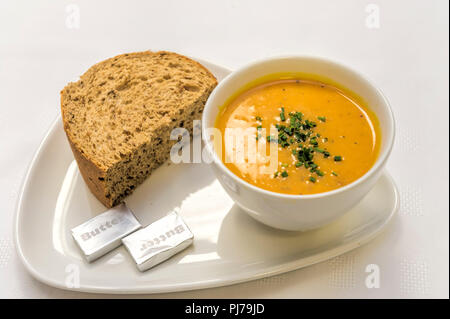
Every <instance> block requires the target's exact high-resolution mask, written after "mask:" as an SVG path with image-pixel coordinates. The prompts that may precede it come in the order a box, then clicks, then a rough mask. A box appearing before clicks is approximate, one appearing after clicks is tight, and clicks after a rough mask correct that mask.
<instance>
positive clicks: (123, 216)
mask: <svg viewBox="0 0 450 319" xmlns="http://www.w3.org/2000/svg"><path fill="white" fill-rule="evenodd" d="M139 228H141V224H140V223H139V222H138V220H137V219H136V217H134V215H133V213H132V212H131V210H130V209H129V208H128V207H127V206H126V205H125V204H123V203H122V204H120V205H117V206H115V207H113V208H111V209H109V210H107V211H106V212H104V213H103V214H100V215H98V216H95V217H94V218H92V219H90V220H88V221H87V222H85V223H83V224H81V225H79V226H77V227H75V228H73V229H72V236H73V238H74V239H75V242H76V243H77V244H78V246H79V247H80V249H81V250H82V252H83V253H84V255H85V257H86V259H87V261H88V262H91V261H94V260H95V259H97V258H99V257H101V256H103V255H104V254H106V253H108V252H110V251H111V250H113V249H114V248H116V247H118V246H120V245H121V244H122V238H124V237H125V236H127V235H129V234H131V233H132V232H134V231H136V230H138V229H139Z"/></svg>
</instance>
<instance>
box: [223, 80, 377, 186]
mask: <svg viewBox="0 0 450 319" xmlns="http://www.w3.org/2000/svg"><path fill="white" fill-rule="evenodd" d="M377 123H378V121H377V119H376V117H375V115H374V114H373V113H372V112H370V111H369V110H368V108H367V107H366V105H364V102H363V101H362V100H361V99H360V98H358V97H357V96H356V95H354V94H352V93H351V92H347V91H346V90H345V89H341V88H337V87H336V86H334V85H332V84H325V83H322V82H319V81H315V80H303V79H295V78H292V79H282V80H272V81H269V82H266V83H262V84H261V83H260V84H258V85H256V86H253V87H252V88H250V89H248V90H244V92H242V93H240V94H238V95H237V96H235V97H233V98H231V99H230V100H229V101H228V102H227V103H226V104H225V105H224V106H223V108H222V109H221V112H220V114H219V116H218V118H217V120H216V125H215V126H216V128H218V129H219V130H220V132H221V135H222V137H221V138H222V161H223V162H224V164H225V165H226V167H228V168H229V169H230V170H231V171H232V172H233V173H234V174H236V175H237V176H239V177H240V178H242V179H243V180H245V181H247V182H248V183H250V184H253V185H255V186H257V187H260V188H263V189H265V190H269V191H273V192H278V193H284V194H296V195H304V194H316V193H322V192H327V191H330V190H333V189H337V188H339V187H342V186H344V185H347V184H349V183H351V182H353V181H355V180H356V179H358V178H359V177H361V176H362V175H364V174H365V173H366V172H367V171H368V170H369V169H370V168H371V166H372V165H373V164H374V162H375V160H376V157H377V155H378V149H379V145H380V132H379V128H378V124H377ZM230 128H231V129H244V130H245V132H250V133H248V134H249V136H247V137H248V138H246V139H244V144H245V145H244V149H245V152H244V153H245V154H244V156H243V158H244V160H243V161H236V160H234V161H233V160H231V161H230V160H225V158H228V159H229V158H232V159H233V158H235V157H233V156H231V155H232V154H231V153H232V152H236V145H233V144H231V146H229V145H230V144H229V143H228V144H227V141H226V136H227V134H226V132H227V130H228V129H230ZM271 129H272V131H271ZM270 132H275V133H276V134H272V135H271V133H270ZM250 139H254V140H255V141H256V142H254V143H256V144H258V143H265V144H266V146H269V145H274V144H275V145H276V148H274V149H275V150H276V151H277V156H278V159H277V162H276V163H275V165H271V166H270V167H271V168H270V167H269V164H268V163H264V162H263V161H258V160H257V161H251V160H249V159H250V158H255V156H253V155H255V154H254V153H255V152H257V151H256V150H255V151H253V150H252V149H251V147H250V144H252V143H250V142H249V141H251V140H250ZM267 149H268V147H266V151H265V152H266V155H267V154H268V150H267ZM230 154H231V155H230ZM252 156H253V157H252ZM256 158H258V156H256ZM262 166H266V168H267V167H269V171H267V170H266V171H265V172H264V173H262V170H261V167H262Z"/></svg>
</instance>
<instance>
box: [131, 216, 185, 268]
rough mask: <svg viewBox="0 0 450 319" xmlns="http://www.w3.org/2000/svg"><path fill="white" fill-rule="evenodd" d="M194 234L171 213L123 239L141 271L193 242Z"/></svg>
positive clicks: (178, 217)
mask: <svg viewBox="0 0 450 319" xmlns="http://www.w3.org/2000/svg"><path fill="white" fill-rule="evenodd" d="M193 240H194V235H193V234H192V233H191V231H190V230H189V228H188V227H187V226H186V224H185V223H184V221H183V220H182V219H181V217H180V216H179V215H178V214H177V213H171V214H169V215H167V216H165V217H163V218H161V219H160V220H158V221H156V222H154V223H152V224H150V225H149V226H147V227H145V228H143V229H141V230H139V231H137V232H135V233H133V234H131V235H129V236H127V237H125V238H124V239H122V242H123V244H124V245H125V247H126V248H127V249H128V251H129V252H130V254H131V256H132V257H133V259H134V261H135V262H136V265H137V267H138V269H139V270H140V271H145V270H147V269H150V268H152V267H153V266H156V265H157V264H159V263H161V262H163V261H164V260H166V259H168V258H170V257H172V256H173V255H175V254H176V253H178V252H180V251H182V250H183V249H185V248H187V247H188V246H189V245H191V244H192V242H193Z"/></svg>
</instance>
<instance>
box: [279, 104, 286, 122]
mask: <svg viewBox="0 0 450 319" xmlns="http://www.w3.org/2000/svg"><path fill="white" fill-rule="evenodd" d="M280 119H281V120H282V121H283V122H284V121H286V116H285V115H284V107H282V108H281V113H280Z"/></svg>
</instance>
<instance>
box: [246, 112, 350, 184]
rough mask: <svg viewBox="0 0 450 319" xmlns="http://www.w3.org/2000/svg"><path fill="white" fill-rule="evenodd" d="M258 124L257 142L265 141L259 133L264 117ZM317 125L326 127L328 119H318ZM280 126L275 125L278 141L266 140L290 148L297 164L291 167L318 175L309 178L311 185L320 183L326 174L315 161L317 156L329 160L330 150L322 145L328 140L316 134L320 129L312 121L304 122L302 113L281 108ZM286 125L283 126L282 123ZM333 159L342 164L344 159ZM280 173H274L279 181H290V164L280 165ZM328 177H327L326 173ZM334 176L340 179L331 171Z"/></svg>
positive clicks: (335, 157) (273, 138)
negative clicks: (316, 128)
mask: <svg viewBox="0 0 450 319" xmlns="http://www.w3.org/2000/svg"><path fill="white" fill-rule="evenodd" d="M288 117H289V122H287V121H286V120H287V118H288ZM255 118H256V120H257V121H259V122H258V123H256V125H257V126H256V128H257V132H258V134H257V136H256V140H258V139H260V138H262V136H261V134H259V133H260V130H261V129H262V124H261V121H262V118H261V116H256V117H255ZM317 119H318V121H320V122H323V123H325V122H326V121H327V119H326V118H325V117H324V116H318V117H317ZM279 120H281V122H278V123H274V124H275V128H276V129H277V131H278V137H277V138H275V136H274V135H269V136H267V137H266V138H267V141H268V142H274V143H278V144H279V146H281V147H283V148H287V147H290V148H289V151H290V152H292V155H293V156H294V157H293V158H294V162H293V163H292V167H293V166H294V165H295V167H297V168H299V169H301V168H302V167H304V168H305V169H306V170H307V171H309V173H310V174H317V175H314V176H309V177H308V178H309V181H311V182H312V183H316V182H317V178H318V177H323V176H326V174H325V173H324V172H323V171H321V170H320V169H319V165H318V164H317V163H316V161H315V159H316V158H315V156H318V155H316V154H322V155H323V158H325V159H326V158H329V157H331V156H332V155H331V154H330V152H329V151H328V150H327V147H325V146H324V145H323V143H326V142H328V138H327V137H325V136H322V135H321V134H319V133H317V132H315V127H317V123H316V122H314V121H311V120H309V119H305V118H304V116H303V113H301V112H289V113H286V110H285V108H284V107H280V118H279ZM282 122H284V123H282ZM333 159H334V161H335V162H340V161H343V157H342V156H341V155H336V156H334V155H333ZM281 167H282V168H281V169H280V171H277V172H275V173H274V178H276V177H279V176H281V177H283V178H285V177H288V176H289V175H288V172H287V171H286V170H287V167H290V165H289V164H287V163H281ZM327 175H328V173H327ZM331 175H333V176H338V174H337V173H336V172H334V171H331Z"/></svg>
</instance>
